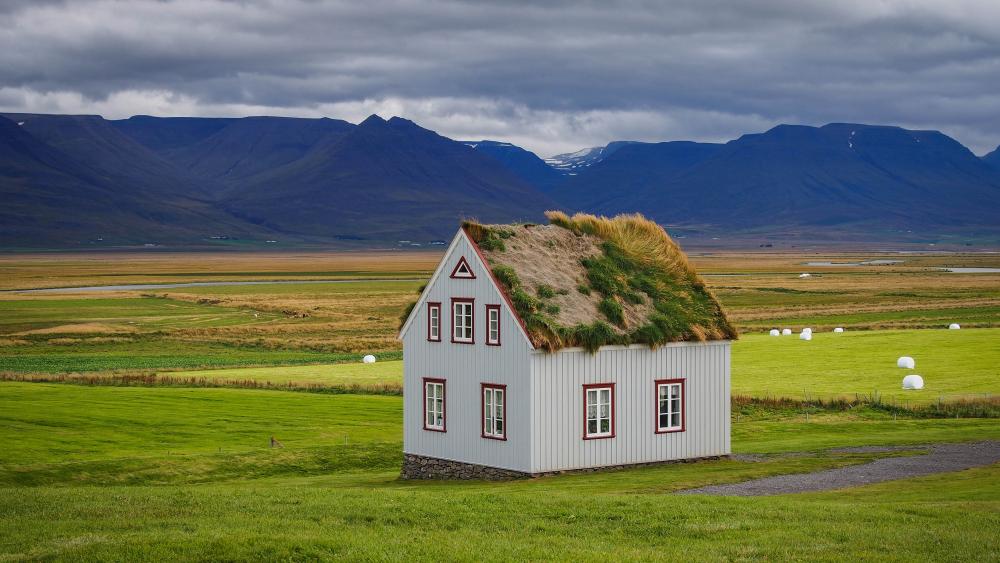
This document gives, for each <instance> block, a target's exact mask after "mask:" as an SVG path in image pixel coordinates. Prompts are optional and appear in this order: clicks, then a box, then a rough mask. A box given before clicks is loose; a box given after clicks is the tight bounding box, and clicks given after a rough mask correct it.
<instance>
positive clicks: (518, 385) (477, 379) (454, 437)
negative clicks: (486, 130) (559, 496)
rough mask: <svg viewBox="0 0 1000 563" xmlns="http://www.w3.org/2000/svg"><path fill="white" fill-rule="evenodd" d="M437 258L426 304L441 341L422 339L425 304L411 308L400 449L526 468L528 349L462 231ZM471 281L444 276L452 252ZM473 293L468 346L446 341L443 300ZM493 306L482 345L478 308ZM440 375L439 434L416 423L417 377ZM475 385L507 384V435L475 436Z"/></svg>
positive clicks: (446, 303) (447, 306) (482, 312)
mask: <svg viewBox="0 0 1000 563" xmlns="http://www.w3.org/2000/svg"><path fill="white" fill-rule="evenodd" d="M458 237H459V239H458V240H457V241H455V243H454V244H453V245H452V247H451V248H450V250H449V253H448V254H446V255H445V258H444V263H443V267H442V273H441V275H439V276H438V277H437V280H436V281H435V282H434V283H433V284H432V285H431V286H430V287H429V288H428V290H427V291H428V298H427V300H428V301H439V302H441V313H442V314H441V342H428V341H427V308H426V306H424V305H418V307H419V310H417V311H416V315H417V316H416V317H415V318H414V320H413V323H412V326H410V328H409V329H408V331H407V332H406V333H405V334H404V335H403V357H404V359H405V361H404V368H403V421H404V423H403V451H404V452H406V453H410V454H417V455H424V456H429V457H436V458H441V459H449V460H454V461H463V462H466V463H475V464H479V465H487V466H491V467H501V468H504V469H513V470H517V471H525V472H527V471H530V453H531V450H530V445H529V444H530V416H528V415H529V413H530V411H531V409H530V403H529V401H530V396H529V392H530V389H529V376H530V366H531V358H530V355H531V348H530V346H529V344H528V342H527V341H526V340H525V338H524V337H523V336H522V334H521V332H520V331H519V329H518V327H517V326H516V325H515V323H516V322H517V321H516V320H515V319H514V317H513V315H512V314H511V312H510V310H509V309H508V308H507V305H506V303H505V302H504V300H503V297H502V296H501V295H500V293H499V291H498V290H497V289H496V288H495V286H494V285H493V284H492V282H491V280H490V278H489V273H488V272H486V271H485V266H484V265H483V264H482V262H481V261H480V260H479V258H478V256H477V254H476V251H475V249H474V248H472V247H471V245H470V244H469V242H468V241H467V239H465V237H464V235H462V234H459V235H458ZM462 256H464V257H465V259H466V260H467V261H468V263H469V265H470V267H471V268H472V270H473V272H474V273H475V274H476V279H474V280H473V279H451V278H450V277H449V275H450V274H451V271H452V269H453V268H454V267H455V264H457V263H458V260H459V258H460V257H462ZM452 297H471V298H474V299H475V300H476V301H475V306H474V309H473V310H474V312H475V318H474V319H473V322H474V326H475V344H457V343H452V342H451V341H450V340H451V330H452V320H451V298H452ZM487 304H489V305H500V306H501V307H500V334H501V345H500V346H487V345H486V343H485V341H486V305H487ZM424 377H432V378H438V379H445V380H447V384H446V394H445V414H446V416H445V418H446V427H447V432H445V433H441V432H432V431H428V430H424V428H423V416H424V410H423V378H424ZM481 383H497V384H503V385H507V440H506V441H499V440H491V439H486V438H483V437H482V435H481V431H482V423H481V420H480V416H481V408H482V398H481V395H480V384H481Z"/></svg>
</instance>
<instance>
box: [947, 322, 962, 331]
mask: <svg viewBox="0 0 1000 563" xmlns="http://www.w3.org/2000/svg"><path fill="white" fill-rule="evenodd" d="M960 328H962V327H961V326H959V325H958V323H951V324H950V325H948V330H958V329H960Z"/></svg>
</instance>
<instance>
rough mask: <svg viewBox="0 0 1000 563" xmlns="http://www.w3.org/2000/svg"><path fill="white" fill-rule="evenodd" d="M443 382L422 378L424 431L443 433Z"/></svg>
mask: <svg viewBox="0 0 1000 563" xmlns="http://www.w3.org/2000/svg"><path fill="white" fill-rule="evenodd" d="M444 420H445V419H444V380H443V379H431V378H429V377H425V378H424V430H433V431H435V432H444V431H445V425H444Z"/></svg>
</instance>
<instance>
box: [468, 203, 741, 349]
mask: <svg viewBox="0 0 1000 563" xmlns="http://www.w3.org/2000/svg"><path fill="white" fill-rule="evenodd" d="M547 216H548V217H549V220H550V221H551V223H552V224H551V225H482V224H479V223H472V222H466V223H465V224H463V228H464V229H465V231H466V233H468V234H469V236H470V238H472V240H473V241H475V242H476V244H478V245H479V247H480V250H482V252H483V254H484V256H485V257H486V259H487V261H488V262H489V264H490V267H491V268H492V270H493V273H494V276H495V277H496V278H497V280H498V281H499V282H500V284H501V286H502V289H503V290H504V291H505V292H506V293H507V296H508V297H509V298H510V300H511V302H512V303H513V305H514V308H515V310H516V312H517V314H518V315H519V316H520V317H521V319H522V320H523V321H524V324H525V328H526V329H527V331H528V334H529V336H530V337H531V339H532V343H533V344H534V345H535V346H536V347H538V348H542V349H546V350H558V349H560V348H564V347H570V346H582V347H584V348H586V349H588V350H590V351H596V350H597V349H598V348H600V347H601V346H603V345H608V344H635V343H642V344H647V345H649V346H651V347H655V346H658V345H661V344H665V343H667V342H678V341H704V340H723V339H735V338H736V337H737V335H736V331H735V329H733V327H732V325H731V324H730V323H729V320H728V319H727V318H726V315H725V313H724V312H723V310H722V307H721V306H720V305H719V302H718V301H717V300H716V299H715V297H714V296H713V295H712V294H711V293H710V292H709V290H708V289H707V288H706V287H705V284H704V282H703V281H702V280H701V279H700V278H699V277H698V275H697V273H695V271H694V269H693V268H691V266H690V264H689V263H688V261H687V257H686V256H685V255H684V253H683V251H681V249H680V247H679V246H678V245H677V243H675V242H674V241H673V239H671V238H670V237H669V236H668V235H667V233H666V231H664V230H663V228H662V227H660V226H659V225H657V224H656V223H654V222H652V221H649V220H648V219H646V218H644V217H642V216H641V215H638V214H636V215H620V216H617V217H615V218H612V219H609V218H606V217H596V216H593V215H585V214H577V215H574V216H573V217H569V216H567V215H566V214H565V213H562V212H558V211H552V212H549V213H547Z"/></svg>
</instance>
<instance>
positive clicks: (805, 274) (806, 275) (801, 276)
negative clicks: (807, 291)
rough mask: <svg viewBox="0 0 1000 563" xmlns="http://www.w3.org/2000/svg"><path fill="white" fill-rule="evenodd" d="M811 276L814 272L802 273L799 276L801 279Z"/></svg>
mask: <svg viewBox="0 0 1000 563" xmlns="http://www.w3.org/2000/svg"><path fill="white" fill-rule="evenodd" d="M811 277H812V274H809V273H802V274H799V278H800V279H801V278H811Z"/></svg>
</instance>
